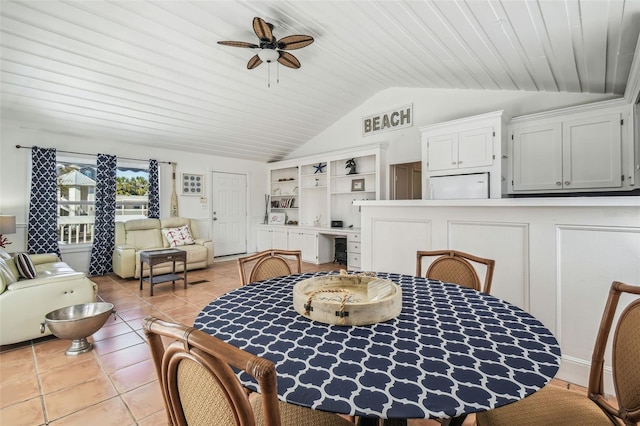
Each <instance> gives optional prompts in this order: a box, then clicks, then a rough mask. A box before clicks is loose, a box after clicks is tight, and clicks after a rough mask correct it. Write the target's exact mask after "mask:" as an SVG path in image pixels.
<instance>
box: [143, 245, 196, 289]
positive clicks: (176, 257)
mask: <svg viewBox="0 0 640 426" xmlns="http://www.w3.org/2000/svg"><path fill="white" fill-rule="evenodd" d="M176 261H178V262H182V265H183V271H182V276H180V275H178V274H176ZM165 262H172V263H173V269H172V272H171V273H170V274H163V275H158V276H156V277H154V276H153V265H158V264H160V263H165ZM145 263H147V264H148V265H149V278H143V271H144V264H145ZM177 280H182V281H184V288H185V289H186V288H187V252H186V251H184V250H179V249H166V250H149V251H141V252H140V290H142V283H143V282H144V281H148V282H149V287H150V293H149V295H150V296H153V286H154V285H156V284H160V283H166V282H169V281H171V282H172V283H173V288H174V289H175V288H176V281H177Z"/></svg>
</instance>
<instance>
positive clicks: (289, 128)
mask: <svg viewBox="0 0 640 426" xmlns="http://www.w3.org/2000/svg"><path fill="white" fill-rule="evenodd" d="M0 8H1V10H0V15H1V21H0V27H1V33H0V36H1V41H0V43H1V50H0V55H1V72H2V74H1V86H0V102H1V107H2V110H1V111H0V113H1V114H2V119H3V120H14V121H19V122H21V123H25V124H23V125H26V126H29V127H31V128H34V129H40V130H45V131H50V132H56V133H63V134H73V135H80V136H82V137H87V138H90V139H95V138H101V139H112V140H121V141H128V142H131V143H137V144H141V145H148V146H153V147H166V148H171V149H180V150H187V151H192V152H195V153H208V154H214V155H220V156H228V157H234V158H243V159H250V160H258V161H272V160H276V159H280V158H282V157H284V156H286V155H287V154H289V153H290V152H292V151H294V150H295V149H296V148H298V147H299V146H301V145H302V144H304V143H306V142H307V141H309V140H310V139H312V138H313V137H314V136H315V135H317V134H318V133H319V132H321V131H322V130H323V129H325V128H326V127H328V126H330V125H331V124H332V123H334V122H335V121H336V120H338V119H339V118H340V117H342V116H344V115H345V114H346V113H348V112H349V111H351V110H353V109H354V108H355V107H356V106H358V105H360V104H361V103H362V102H364V101H365V100H367V99H368V98H370V97H371V96H373V95H374V94H375V93H377V92H379V91H381V90H384V89H387V88H390V87H416V88H418V87H419V88H455V89H490V90H519V91H548V92H586V93H597V94H618V95H622V94H623V93H624V90H625V84H626V82H627V77H628V75H629V70H630V67H631V63H632V59H633V54H634V51H635V47H636V42H637V40H638V33H639V31H640V1H638V0H627V1H623V0H584V1H577V0H565V1H561V0H546V1H544V0H539V1H535V0H531V1H521V0H491V1H487V0H467V1H463V0H456V1H454V0H449V1H426V0H424V1H415V0H411V1H409V0H395V1H243V2H235V1H170V0H167V1H133V0H132V1H110V2H106V1H5V0H2V2H1V3H0ZM255 16H258V17H262V18H264V19H265V20H266V21H267V22H270V23H272V24H273V25H274V27H275V28H274V30H273V33H274V35H275V37H276V38H281V37H284V36H287V35H291V34H307V35H311V36H312V37H314V39H315V42H314V43H313V44H311V45H310V46H308V47H305V48H304V49H301V50H295V51H292V52H291V53H293V54H294V55H295V56H296V57H297V58H298V59H299V60H300V62H301V64H302V67H301V68H300V69H297V70H294V69H290V68H286V67H283V66H276V65H274V64H271V65H267V64H266V63H263V64H262V65H260V66H258V67H257V68H256V69H253V70H248V69H247V62H248V61H249V59H250V58H251V57H252V56H253V55H254V54H255V52H254V51H252V50H250V49H241V48H234V47H227V46H221V45H219V44H217V42H218V41H220V40H238V41H247V42H251V43H257V41H258V40H257V37H256V35H255V33H254V32H253V29H252V20H253V18H254V17H255ZM278 78H279V83H278V82H277V79H278ZM269 81H270V83H271V84H270V85H271V87H268V82H269Z"/></svg>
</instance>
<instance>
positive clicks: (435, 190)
mask: <svg viewBox="0 0 640 426" xmlns="http://www.w3.org/2000/svg"><path fill="white" fill-rule="evenodd" d="M469 198H489V173H472V174H466V175H450V176H433V177H430V178H429V199H431V200H460V199H469Z"/></svg>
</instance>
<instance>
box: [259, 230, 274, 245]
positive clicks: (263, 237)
mask: <svg viewBox="0 0 640 426" xmlns="http://www.w3.org/2000/svg"><path fill="white" fill-rule="evenodd" d="M270 248H271V229H266V228H262V227H261V228H258V251H263V250H269V249H270Z"/></svg>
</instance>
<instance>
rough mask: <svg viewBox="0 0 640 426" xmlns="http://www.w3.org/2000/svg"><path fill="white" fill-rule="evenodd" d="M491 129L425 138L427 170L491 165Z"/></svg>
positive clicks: (484, 128) (492, 132) (492, 131)
mask: <svg viewBox="0 0 640 426" xmlns="http://www.w3.org/2000/svg"><path fill="white" fill-rule="evenodd" d="M493 138H494V130H493V127H482V128H479V129H471V130H464V131H461V132H455V133H449V134H446V135H437V136H429V137H427V142H426V144H427V159H428V160H427V170H429V171H439V170H451V169H464V168H469V167H481V166H490V165H492V164H493V155H494V154H493Z"/></svg>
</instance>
